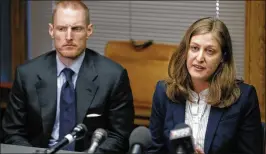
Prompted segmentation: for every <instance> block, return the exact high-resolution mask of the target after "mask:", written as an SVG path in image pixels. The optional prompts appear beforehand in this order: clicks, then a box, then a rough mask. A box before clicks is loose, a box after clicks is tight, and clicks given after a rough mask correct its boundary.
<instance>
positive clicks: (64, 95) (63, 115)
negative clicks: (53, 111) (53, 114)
mask: <svg viewBox="0 0 266 154" xmlns="http://www.w3.org/2000/svg"><path fill="white" fill-rule="evenodd" d="M62 72H63V73H64V74H65V77H66V82H65V83H64V84H63V86H62V88H61V96H60V123H59V141H60V140H62V139H63V138H64V136H65V135H66V134H68V133H70V132H71V131H72V130H73V128H74V127H75V125H76V93H75V88H74V84H73V82H72V76H73V74H74V71H72V70H71V69H69V68H65V69H63V71H62ZM63 149H64V150H69V151H74V150H75V144H74V142H73V143H72V144H70V145H68V146H66V147H64V148H63Z"/></svg>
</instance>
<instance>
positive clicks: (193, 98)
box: [189, 88, 209, 101]
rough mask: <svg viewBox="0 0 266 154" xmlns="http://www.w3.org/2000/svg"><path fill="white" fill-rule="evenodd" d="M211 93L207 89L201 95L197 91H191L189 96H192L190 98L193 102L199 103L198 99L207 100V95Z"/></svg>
mask: <svg viewBox="0 0 266 154" xmlns="http://www.w3.org/2000/svg"><path fill="white" fill-rule="evenodd" d="M208 93H209V88H207V89H204V90H203V91H201V92H200V93H199V94H198V93H196V92H195V91H193V90H189V95H190V98H191V99H192V100H195V101H197V100H198V99H201V100H205V99H206V97H207V95H208Z"/></svg>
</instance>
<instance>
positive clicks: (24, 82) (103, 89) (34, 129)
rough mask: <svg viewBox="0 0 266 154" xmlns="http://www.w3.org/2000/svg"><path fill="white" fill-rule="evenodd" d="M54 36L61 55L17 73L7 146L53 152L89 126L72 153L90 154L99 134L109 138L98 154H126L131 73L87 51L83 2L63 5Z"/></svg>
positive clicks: (6, 125)
mask: <svg viewBox="0 0 266 154" xmlns="http://www.w3.org/2000/svg"><path fill="white" fill-rule="evenodd" d="M52 21H53V22H52V23H50V24H49V33H50V35H51V37H52V38H53V39H54V45H55V48H56V50H55V51H51V52H48V53H46V54H44V55H41V56H39V57H37V58H35V59H33V60H30V61H29V62H27V63H26V64H23V65H21V66H19V67H18V68H17V70H16V76H15V80H14V82H13V87H12V90H11V94H10V103H9V104H8V107H7V110H6V114H5V116H4V119H3V129H4V132H5V133H6V134H7V137H6V138H5V143H8V144H17V145H25V146H35V147H42V148H48V147H52V146H53V145H55V144H56V143H57V142H58V141H60V140H61V139H62V137H64V135H66V134H67V133H69V132H70V131H71V130H72V129H73V127H74V126H75V125H76V124H78V123H84V124H85V125H86V126H87V128H88V133H87V135H86V137H85V138H84V139H83V140H80V141H78V142H76V143H75V144H74V145H73V144H72V145H69V146H68V147H66V150H75V151H84V150H86V149H87V148H88V147H89V145H90V140H91V136H92V133H93V132H94V131H95V129H97V128H104V129H105V130H107V132H108V137H107V139H106V140H105V141H104V142H103V143H102V144H101V145H100V146H99V148H98V150H97V153H120V152H121V153H123V152H126V151H127V150H128V138H129V135H130V133H131V131H132V128H133V119H134V108H133V97H132V92H131V88H130V83H129V79H128V75H127V71H126V70H125V69H124V68H123V67H122V66H120V65H119V64H117V63H115V62H113V61H111V60H109V59H107V58H106V57H104V56H101V55H99V54H97V53H96V52H94V51H92V50H90V49H87V48H86V40H87V39H88V37H89V36H90V35H91V34H92V31H93V29H92V24H90V20H89V10H88V8H87V6H86V5H84V4H83V3H82V2H80V1H60V2H59V3H57V5H56V7H55V10H54V13H53V20H52Z"/></svg>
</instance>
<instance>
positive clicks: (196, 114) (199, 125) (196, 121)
mask: <svg viewBox="0 0 266 154" xmlns="http://www.w3.org/2000/svg"><path fill="white" fill-rule="evenodd" d="M208 91H209V90H208V89H205V90H203V91H202V92H200V93H199V94H197V93H196V92H194V91H190V92H189V93H190V98H191V101H192V102H190V101H188V100H187V101H186V110H185V123H186V124H187V125H189V126H190V127H191V128H192V133H193V138H194V144H195V146H196V147H199V148H201V149H202V150H204V140H205V134H206V129H207V124H208V119H209V114H210V109H211V105H209V104H207V103H206V96H207V94H208Z"/></svg>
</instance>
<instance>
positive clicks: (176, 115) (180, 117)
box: [171, 100, 186, 128]
mask: <svg viewBox="0 0 266 154" xmlns="http://www.w3.org/2000/svg"><path fill="white" fill-rule="evenodd" d="M171 105H172V106H171V109H172V113H173V119H174V120H173V121H174V123H173V128H175V126H176V125H177V124H180V123H184V122H185V107H186V101H185V100H182V101H180V102H178V103H172V104H171Z"/></svg>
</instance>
